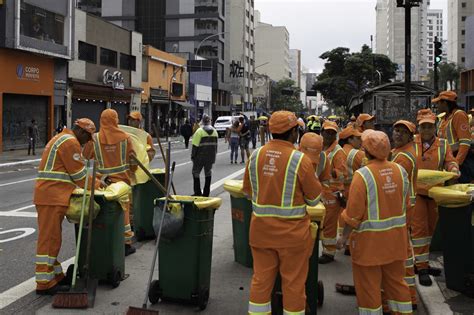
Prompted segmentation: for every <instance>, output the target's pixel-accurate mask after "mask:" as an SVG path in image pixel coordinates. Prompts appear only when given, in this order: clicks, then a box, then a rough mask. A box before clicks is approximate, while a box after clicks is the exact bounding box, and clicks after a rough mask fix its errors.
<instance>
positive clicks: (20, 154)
mask: <svg viewBox="0 0 474 315" xmlns="http://www.w3.org/2000/svg"><path fill="white" fill-rule="evenodd" d="M153 141H155V146H156V150H157V152H158V154H160V153H159V148H158V142H156V139H153ZM160 141H161V145H163V146H164V145H165V144H166V138H160ZM168 141H170V142H171V145H172V146H173V147H175V146H178V145H180V144H184V140H183V137H181V136H179V137H170V138H168ZM163 149H164V148H163ZM43 150H44V148H37V149H36V152H35V153H36V155H28V150H27V149H17V150H11V151H4V152H2V153H0V168H2V167H12V166H19V165H25V164H39V162H40V161H41V155H42V154H43Z"/></svg>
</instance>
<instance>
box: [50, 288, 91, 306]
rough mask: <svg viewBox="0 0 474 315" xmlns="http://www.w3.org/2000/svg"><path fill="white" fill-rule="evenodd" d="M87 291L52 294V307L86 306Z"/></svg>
mask: <svg viewBox="0 0 474 315" xmlns="http://www.w3.org/2000/svg"><path fill="white" fill-rule="evenodd" d="M88 304H89V302H88V299H87V292H86V293H83V292H60V293H57V294H56V295H55V296H54V300H53V307H54V308H87V306H88Z"/></svg>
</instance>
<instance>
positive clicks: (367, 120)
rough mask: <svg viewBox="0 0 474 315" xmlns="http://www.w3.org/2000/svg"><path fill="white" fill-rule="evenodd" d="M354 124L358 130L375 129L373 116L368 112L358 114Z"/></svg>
mask: <svg viewBox="0 0 474 315" xmlns="http://www.w3.org/2000/svg"><path fill="white" fill-rule="evenodd" d="M355 126H356V127H357V129H358V130H359V131H360V132H364V131H365V130H369V129H375V116H372V115H369V114H360V115H359V116H358V117H357V119H356V122H355Z"/></svg>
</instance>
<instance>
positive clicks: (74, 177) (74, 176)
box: [71, 166, 87, 181]
mask: <svg viewBox="0 0 474 315" xmlns="http://www.w3.org/2000/svg"><path fill="white" fill-rule="evenodd" d="M86 175H87V169H86V167H85V166H84V167H83V168H82V170H80V171H79V172H77V173H75V174H72V175H71V178H72V180H74V181H79V180H81V179H83V178H84V177H86Z"/></svg>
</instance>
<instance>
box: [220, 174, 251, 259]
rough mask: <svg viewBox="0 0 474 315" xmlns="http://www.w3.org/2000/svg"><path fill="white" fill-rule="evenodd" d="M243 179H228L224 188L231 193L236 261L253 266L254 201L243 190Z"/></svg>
mask: <svg viewBox="0 0 474 315" xmlns="http://www.w3.org/2000/svg"><path fill="white" fill-rule="evenodd" d="M242 186H243V181H242V180H227V181H226V182H225V183H224V189H225V190H226V191H228V192H229V193H230V204H231V208H232V210H231V211H232V234H233V236H234V261H236V262H237V263H239V264H241V265H243V266H245V267H249V268H252V267H253V258H252V251H251V249H250V245H249V232H250V219H251V217H252V202H251V201H250V200H249V199H247V197H246V196H245V195H244V193H243V192H242Z"/></svg>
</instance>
